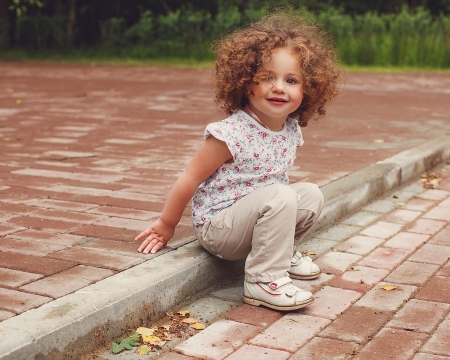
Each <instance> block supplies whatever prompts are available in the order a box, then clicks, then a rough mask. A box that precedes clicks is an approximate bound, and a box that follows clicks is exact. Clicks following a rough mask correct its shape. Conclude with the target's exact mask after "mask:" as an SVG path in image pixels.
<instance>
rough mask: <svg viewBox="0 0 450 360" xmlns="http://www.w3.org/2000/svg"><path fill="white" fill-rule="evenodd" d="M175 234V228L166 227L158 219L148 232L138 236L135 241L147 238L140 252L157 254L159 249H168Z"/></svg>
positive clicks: (140, 247) (139, 249)
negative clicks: (169, 242)
mask: <svg viewBox="0 0 450 360" xmlns="http://www.w3.org/2000/svg"><path fill="white" fill-rule="evenodd" d="M174 233H175V227H172V226H169V225H166V224H164V223H163V222H162V221H161V219H158V220H156V221H155V222H154V223H153V224H152V225H151V226H150V227H149V228H148V229H147V230H145V231H143V232H142V233H140V234H139V235H138V236H136V238H135V239H134V241H139V240H142V239H143V238H145V237H147V238H146V239H145V240H144V241H143V242H142V244H141V246H139V248H138V251H139V252H141V253H144V254H148V253H151V254H155V253H156V252H157V251H158V250H159V249H161V248H163V247H166V244H167V242H168V241H169V240H170V239H171V238H172V237H173V234H174Z"/></svg>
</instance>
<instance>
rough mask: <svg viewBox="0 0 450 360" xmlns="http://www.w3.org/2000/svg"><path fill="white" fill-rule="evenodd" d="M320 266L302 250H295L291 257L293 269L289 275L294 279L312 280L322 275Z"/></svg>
mask: <svg viewBox="0 0 450 360" xmlns="http://www.w3.org/2000/svg"><path fill="white" fill-rule="evenodd" d="M320 273H321V271H320V269H319V267H318V266H317V265H316V264H314V263H313V261H312V259H311V258H310V257H309V256H306V255H303V254H302V253H301V252H300V251H297V250H296V251H294V255H293V256H292V259H291V269H290V270H289V276H290V277H291V278H292V279H298V280H311V279H315V278H316V277H318V276H319V275H320Z"/></svg>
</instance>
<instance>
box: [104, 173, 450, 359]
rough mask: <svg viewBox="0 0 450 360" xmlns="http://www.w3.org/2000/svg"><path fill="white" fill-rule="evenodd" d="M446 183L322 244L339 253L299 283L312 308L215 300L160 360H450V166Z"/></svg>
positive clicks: (344, 225) (386, 205)
mask: <svg viewBox="0 0 450 360" xmlns="http://www.w3.org/2000/svg"><path fill="white" fill-rule="evenodd" d="M443 174H446V176H447V178H446V180H444V181H442V182H441V184H440V187H439V189H436V190H424V189H421V186H420V185H419V183H418V182H417V181H416V182H415V183H414V184H412V185H408V186H407V187H404V188H403V189H400V190H398V191H396V192H394V193H393V194H389V195H388V196H386V197H384V198H382V199H381V200H379V201H376V202H374V203H372V204H370V205H368V206H366V207H365V208H364V209H362V211H360V212H358V213H357V214H355V215H354V216H352V217H349V218H347V219H345V220H344V221H343V222H341V223H339V224H337V225H336V226H334V227H333V228H331V229H330V230H328V231H325V232H322V233H319V234H316V235H315V237H316V238H315V241H314V242H313V243H314V244H315V245H318V244H320V241H321V240H322V241H328V242H330V243H334V244H333V246H332V247H331V249H330V250H329V251H327V252H325V253H324V254H323V255H321V256H319V257H318V259H317V260H316V263H317V264H319V265H320V267H321V269H322V270H323V273H322V274H321V275H320V277H319V278H318V279H316V280H312V281H298V280H294V283H295V284H296V285H298V286H299V287H301V288H303V289H308V290H310V291H312V292H314V293H315V296H316V301H315V302H314V303H313V304H312V305H310V306H307V307H306V308H304V309H300V310H298V311H295V312H289V313H282V312H277V311H272V310H269V309H267V308H263V307H254V306H250V305H247V304H242V302H240V301H239V298H240V295H241V294H242V284H238V286H237V289H239V291H240V293H239V294H236V288H225V289H222V290H220V291H218V292H217V291H216V292H213V293H210V294H207V295H206V296H205V297H203V298H201V299H200V300H198V301H197V302H196V303H193V304H191V305H189V306H187V307H186V308H182V309H183V310H184V309H187V310H189V311H190V312H191V315H192V317H194V318H196V319H202V320H200V321H205V319H206V322H207V325H208V326H207V327H206V329H205V330H202V331H200V332H197V333H196V334H195V335H194V336H192V337H190V338H189V339H187V340H185V341H184V342H182V343H181V344H178V345H176V344H175V345H174V348H173V349H172V351H167V349H166V351H165V352H164V353H163V354H162V355H161V356H159V357H155V358H157V359H164V360H194V359H208V360H218V359H226V360H247V359H248V360H250V359H258V360H259V359H270V360H272V359H277V360H283V359H289V360H304V359H308V360H324V359H327V360H328V359H358V360H363V359H364V360H381V359H382V360H384V359H395V360H403V359H405V360H406V359H414V360H445V359H450V342H449V339H450V177H449V176H450V165H449V166H447V167H446V170H445V172H443ZM309 250H313V249H309ZM236 295H238V296H236ZM236 303H237V305H236ZM227 306H229V307H234V309H233V310H232V311H227V310H225V311H223V309H226V307H227ZM236 306H237V307H236ZM221 310H222V311H223V313H221ZM212 312H215V316H216V320H215V321H212V322H211V321H208V320H207V319H208V318H211V313H212ZM217 318H219V320H217ZM163 323H164V322H161V324H163ZM152 354H153V355H155V353H152ZM134 356H136V355H133V353H132V352H131V351H129V352H124V353H122V354H120V355H113V354H112V353H111V351H110V350H109V351H106V352H104V353H103V354H100V356H99V358H98V359H99V360H100V359H108V360H113V359H123V360H127V359H129V360H131V359H136V357H134Z"/></svg>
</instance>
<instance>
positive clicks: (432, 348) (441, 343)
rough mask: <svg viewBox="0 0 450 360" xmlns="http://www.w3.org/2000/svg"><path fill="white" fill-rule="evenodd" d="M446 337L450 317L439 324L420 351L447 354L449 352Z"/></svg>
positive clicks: (449, 342) (449, 336)
mask: <svg viewBox="0 0 450 360" xmlns="http://www.w3.org/2000/svg"><path fill="white" fill-rule="evenodd" d="M448 339H450V319H448V318H447V319H446V320H445V321H443V322H442V323H441V324H440V325H439V327H438V328H437V329H436V331H435V332H434V334H433V335H431V338H430V339H429V340H428V341H427V343H426V344H425V345H424V346H423V347H422V348H421V349H420V351H421V352H425V353H432V354H437V355H444V356H448V355H449V354H450V341H448Z"/></svg>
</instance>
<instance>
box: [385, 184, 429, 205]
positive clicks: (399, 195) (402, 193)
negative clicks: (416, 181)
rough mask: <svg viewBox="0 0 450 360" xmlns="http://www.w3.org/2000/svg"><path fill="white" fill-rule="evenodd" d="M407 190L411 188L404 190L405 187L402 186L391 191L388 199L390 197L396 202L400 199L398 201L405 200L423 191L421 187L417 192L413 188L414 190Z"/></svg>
mask: <svg viewBox="0 0 450 360" xmlns="http://www.w3.org/2000/svg"><path fill="white" fill-rule="evenodd" d="M408 190H411V188H410V189H406V190H405V189H404V188H403V187H402V188H400V189H398V190H396V191H395V193H393V194H392V196H390V199H392V200H393V201H395V202H398V201H400V202H406V201H408V200H409V199H411V198H413V197H414V196H416V195H417V194H420V193H422V192H423V188H422V191H418V192H417V190H415V189H414V190H415V191H408Z"/></svg>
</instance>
